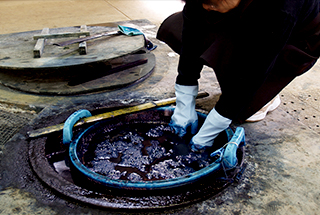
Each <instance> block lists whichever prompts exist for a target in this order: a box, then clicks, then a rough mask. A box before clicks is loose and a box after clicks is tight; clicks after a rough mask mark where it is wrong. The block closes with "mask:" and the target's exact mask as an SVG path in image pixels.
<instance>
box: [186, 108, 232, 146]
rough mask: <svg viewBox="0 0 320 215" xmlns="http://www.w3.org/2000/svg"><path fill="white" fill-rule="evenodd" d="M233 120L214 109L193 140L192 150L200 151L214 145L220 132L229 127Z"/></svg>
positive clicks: (191, 142)
mask: <svg viewBox="0 0 320 215" xmlns="http://www.w3.org/2000/svg"><path fill="white" fill-rule="evenodd" d="M231 122H232V120H231V119H228V118H226V117H223V116H221V115H220V114H219V113H218V112H217V111H216V109H214V108H213V109H212V110H211V111H210V113H209V114H208V116H207V118H206V120H205V121H204V123H203V125H202V126H201V128H200V130H199V132H198V133H197V134H196V135H195V136H194V137H193V138H192V139H191V141H190V144H191V149H192V150H193V151H200V150H203V149H205V148H207V147H211V146H212V145H213V142H214V139H215V138H216V137H217V136H218V135H219V133H220V132H222V131H224V130H225V129H226V128H228V127H229V125H230V124H231Z"/></svg>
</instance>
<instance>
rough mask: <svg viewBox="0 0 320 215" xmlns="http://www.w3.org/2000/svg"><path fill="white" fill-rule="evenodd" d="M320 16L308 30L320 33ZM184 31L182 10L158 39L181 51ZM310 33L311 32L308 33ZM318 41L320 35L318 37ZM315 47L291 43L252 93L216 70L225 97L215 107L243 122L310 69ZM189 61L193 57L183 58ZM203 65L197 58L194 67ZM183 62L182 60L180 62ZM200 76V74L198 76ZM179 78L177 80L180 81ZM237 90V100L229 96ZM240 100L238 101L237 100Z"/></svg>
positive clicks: (163, 27) (315, 56)
mask: <svg viewBox="0 0 320 215" xmlns="http://www.w3.org/2000/svg"><path fill="white" fill-rule="evenodd" d="M319 23H320V16H319V15H318V16H317V18H316V19H315V20H314V21H313V23H312V25H313V26H311V27H310V26H308V27H307V28H306V29H312V31H313V32H312V33H311V34H319V30H320V29H319ZM182 31H183V15H182V12H179V13H176V14H173V15H171V16H170V17H168V18H167V19H166V20H165V21H164V22H163V23H162V25H161V26H160V28H159V31H158V34H157V38H158V39H159V40H161V41H163V42H165V43H167V44H168V45H169V46H170V47H171V48H172V49H173V50H174V51H175V52H176V53H178V54H181V50H182ZM308 33H309V34H310V32H308ZM308 38H310V37H308ZM317 38H318V39H316V40H318V41H319V37H317ZM208 41H210V38H209V39H208V38H204V39H203V41H202V43H200V46H201V44H203V45H207V44H208ZM316 43H317V42H315V45H314V46H313V50H312V51H310V50H305V47H299V46H305V44H306V41H302V42H301V41H299V42H297V43H296V44H295V43H292V44H288V45H286V46H285V47H284V49H283V50H282V51H281V53H280V54H279V56H278V57H277V60H276V61H275V63H274V65H273V69H272V70H271V72H270V73H268V74H267V75H266V76H265V77H263V79H261V80H262V81H261V82H260V83H259V81H258V82H257V83H255V84H256V86H253V87H252V88H251V89H252V92H251V93H250V94H242V95H237V89H234V88H233V86H228V80H227V79H228V75H232V74H222V73H221V74H219V72H217V71H215V72H216V75H217V78H218V81H219V83H220V86H221V90H222V96H221V97H220V100H219V101H218V103H217V104H216V107H215V108H216V110H217V111H218V112H219V113H220V114H221V115H222V116H224V117H227V118H229V119H232V120H239V121H240V122H242V121H244V120H246V119H247V118H249V117H250V116H251V115H253V114H254V113H256V112H257V111H258V110H260V109H261V108H262V107H263V106H264V105H265V104H266V103H268V102H269V101H270V100H271V99H272V98H274V97H275V96H276V95H277V94H279V92H280V91H281V90H282V89H283V88H284V87H286V86H287V85H288V84H289V83H290V82H291V81H292V80H293V79H294V78H295V77H297V76H299V75H301V74H303V73H304V72H306V71H308V70H309V69H310V68H311V67H312V66H313V65H314V64H315V63H316V61H317V59H318V57H319V50H320V47H319V44H318V47H317V45H316ZM197 46H198V50H200V51H201V50H202V49H203V50H205V47H199V43H198V44H197ZM181 60H186V61H190V59H180V61H181ZM201 63H202V64H206V65H209V66H210V64H208V63H206V62H205V61H204V60H203V59H196V61H195V62H194V67H195V68H194V69H195V70H196V69H199V68H200V69H201V68H202V67H201V66H202V65H201ZM180 64H181V62H180ZM195 78H197V75H196V77H195ZM190 80H191V81H190V83H189V84H187V85H194V84H195V83H194V81H192V80H194V78H190ZM178 81H179V80H177V83H178ZM230 89H232V90H234V95H235V96H237V98H236V99H235V100H234V99H232V98H230V95H231V93H232V92H231V91H232V90H230ZM235 101H238V102H235Z"/></svg>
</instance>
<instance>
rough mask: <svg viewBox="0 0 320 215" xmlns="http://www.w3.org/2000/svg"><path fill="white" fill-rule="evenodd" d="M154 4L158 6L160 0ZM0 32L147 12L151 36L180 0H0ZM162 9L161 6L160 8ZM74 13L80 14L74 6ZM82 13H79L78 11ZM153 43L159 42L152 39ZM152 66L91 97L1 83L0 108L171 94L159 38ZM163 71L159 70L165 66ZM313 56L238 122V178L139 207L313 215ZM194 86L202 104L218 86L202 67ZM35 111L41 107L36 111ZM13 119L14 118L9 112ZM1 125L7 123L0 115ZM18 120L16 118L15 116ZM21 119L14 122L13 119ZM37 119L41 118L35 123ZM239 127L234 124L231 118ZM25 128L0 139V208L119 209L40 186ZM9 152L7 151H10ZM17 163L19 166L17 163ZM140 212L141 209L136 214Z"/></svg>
mask: <svg viewBox="0 0 320 215" xmlns="http://www.w3.org/2000/svg"><path fill="white" fill-rule="evenodd" d="M160 6H161V7H160ZM0 8H1V10H0V26H1V27H0V33H2V34H4V33H12V32H20V31H29V30H39V29H42V28H44V27H66V26H74V25H81V24H94V23H105V22H113V21H126V20H133V19H140V18H143V19H148V20H149V21H151V22H152V23H154V24H155V28H151V30H150V31H147V34H148V37H150V38H151V39H152V40H153V41H154V42H156V43H157V42H158V41H156V40H155V39H154V32H155V29H156V27H157V26H158V25H159V23H161V21H162V19H164V18H165V17H166V16H167V15H169V14H171V13H172V12H174V10H176V11H178V10H180V9H181V8H182V4H181V3H180V2H179V1H169V0H168V1H138V0H136V1H124V0H123V1H121V0H119V1H99V0H96V1H81V0H79V1H0ZM161 8H164V9H161ZM79 12H81V13H79ZM84 14H85V15H84ZM158 43H159V42H158ZM154 54H155V55H156V57H157V58H159V59H161V60H159V61H157V65H156V68H155V72H154V73H153V75H152V76H150V77H149V79H147V80H145V82H142V83H140V84H138V85H134V86H132V87H129V88H125V89H121V90H118V91H115V92H111V93H99V94H93V95H90V96H78V97H72V98H71V97H68V98H66V97H62V96H37V95H31V94H25V93H21V92H17V91H13V90H9V89H7V88H5V87H3V86H0V91H1V92H0V102H1V108H0V110H2V111H4V112H5V113H7V114H9V115H10V114H11V115H25V116H26V115H27V117H28V119H29V120H30V121H31V120H32V119H35V120H37V119H39V117H40V118H41V115H43V114H52V117H54V115H55V114H58V113H64V114H65V115H66V116H67V115H68V114H69V113H72V111H73V110H76V109H79V108H85V107H89V106H91V107H92V106H94V107H95V108H96V109H103V108H107V107H115V106H126V105H134V104H139V103H144V102H146V101H150V100H158V99H163V98H168V97H172V96H174V89H173V85H174V79H175V76H176V66H177V60H178V56H176V55H174V54H173V53H172V52H171V50H170V49H168V48H167V47H166V46H165V45H164V44H161V43H159V47H158V49H156V50H155V51H154ZM162 71H165V72H164V73H163V72H162ZM319 72H320V63H319V62H318V63H317V64H316V65H315V66H314V67H313V68H312V69H311V70H310V71H309V72H308V73H306V74H304V75H302V76H300V77H298V78H297V79H296V80H294V81H293V82H292V83H291V84H290V85H289V86H288V87H287V88H285V89H284V90H283V91H282V92H281V93H280V97H281V100H282V102H281V105H280V107H279V108H278V109H276V110H275V111H273V112H271V113H269V114H268V115H267V117H266V119H265V120H263V121H260V122H256V123H245V124H242V125H241V126H243V127H244V128H245V131H246V138H247V150H246V165H247V168H246V170H245V172H244V175H243V177H242V179H241V180H240V181H239V182H237V183H234V184H233V185H232V186H229V187H228V188H227V189H226V190H224V191H223V192H222V193H221V194H219V195H218V196H215V197H211V198H209V199H206V200H204V201H201V202H198V203H195V204H192V205H190V206H187V207H182V208H176V209H172V210H166V211H158V212H152V213H151V212H144V213H146V214H155V213H156V214H318V211H319V208H320V206H319V202H320V188H319V186H318V184H319V180H320V171H319V164H320V138H319V137H320V128H319V123H320V122H319V121H320V119H319V118H320V114H319V113H320V104H319V99H320V98H319V95H320V89H319V88H320V86H319V84H318V82H319V80H320V73H319ZM200 88H201V90H205V91H207V92H209V93H210V96H209V97H208V98H205V99H201V100H199V101H198V102H197V107H198V108H200V109H202V110H206V111H209V110H210V109H211V108H212V107H213V106H214V104H215V102H216V101H217V99H218V97H219V94H220V91H219V84H218V83H217V81H216V78H215V76H214V73H213V72H212V71H211V70H210V69H209V68H205V69H204V70H203V72H202V77H201V80H200ZM40 111H41V112H40ZM16 120H17V121H18V119H16ZM1 123H2V124H1V125H2V126H3V125H4V124H6V122H5V121H4V122H1ZM16 124H18V123H16ZM20 124H21V123H20ZM39 126H41V124H40V125H39ZM234 126H239V125H234ZM26 130H27V128H24V129H22V130H21V131H20V132H18V133H17V134H16V135H15V136H14V137H13V138H12V139H11V140H10V141H9V142H7V143H6V144H5V145H4V146H3V151H2V152H1V157H0V159H1V162H0V164H1V166H0V169H1V173H0V178H1V179H0V180H1V181H0V194H1V195H0V213H1V214H125V213H129V212H122V211H111V210H108V209H99V208H94V207H91V206H88V205H82V204H79V203H78V202H73V201H72V200H70V199H65V198H64V197H63V196H59V195H58V194H57V193H56V192H54V191H52V190H50V189H47V188H46V187H44V186H43V185H42V184H41V182H40V181H39V180H38V178H37V177H36V176H35V175H34V174H33V172H32V171H31V170H30V168H29V164H28V159H27V154H26V153H27V152H26V151H27V146H26V145H19V143H21V142H23V141H25V138H26V136H25V135H26ZM9 155H10V156H9ZM18 167H19V168H18ZM140 214H142V213H140Z"/></svg>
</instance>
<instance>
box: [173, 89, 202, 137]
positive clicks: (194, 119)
mask: <svg viewBox="0 0 320 215" xmlns="http://www.w3.org/2000/svg"><path fill="white" fill-rule="evenodd" d="M175 90H176V108H175V110H174V112H173V115H172V117H171V121H170V123H169V125H170V126H171V127H172V128H173V129H174V130H175V133H176V134H178V135H179V136H180V137H183V136H184V135H185V134H186V133H187V129H188V128H189V127H190V128H191V129H190V131H191V134H195V133H196V132H197V129H198V115H197V113H196V109H195V108H196V97H197V95H198V85H196V86H184V85H179V84H176V85H175Z"/></svg>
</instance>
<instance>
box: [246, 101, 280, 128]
mask: <svg viewBox="0 0 320 215" xmlns="http://www.w3.org/2000/svg"><path fill="white" fill-rule="evenodd" d="M280 103H281V100H280V96H279V95H277V96H276V97H274V98H273V99H272V100H271V101H270V102H268V103H267V104H266V105H265V106H263V108H261V109H260V110H259V111H258V112H257V113H255V114H253V115H252V116H251V117H249V118H248V119H247V120H246V121H247V122H257V121H260V120H263V119H264V118H265V117H266V115H267V113H268V112H271V111H273V110H275V109H276V108H277V107H279V105H280Z"/></svg>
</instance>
